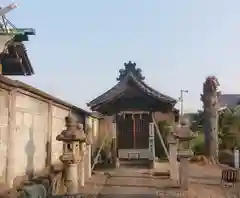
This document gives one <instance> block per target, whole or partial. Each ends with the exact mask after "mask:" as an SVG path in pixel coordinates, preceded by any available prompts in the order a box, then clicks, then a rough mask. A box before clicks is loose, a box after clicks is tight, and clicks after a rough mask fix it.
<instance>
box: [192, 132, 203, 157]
mask: <svg viewBox="0 0 240 198" xmlns="http://www.w3.org/2000/svg"><path fill="white" fill-rule="evenodd" d="M204 146H205V145H204V135H203V134H201V133H200V134H199V135H198V136H197V137H196V139H194V140H192V143H191V147H192V151H193V152H194V154H195V155H203V154H204Z"/></svg>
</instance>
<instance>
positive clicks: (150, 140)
mask: <svg viewBox="0 0 240 198" xmlns="http://www.w3.org/2000/svg"><path fill="white" fill-rule="evenodd" d="M154 132H155V131H154V123H153V122H151V123H149V138H148V146H149V148H148V149H149V153H150V156H149V161H150V162H151V168H153V169H154V168H155V137H154V136H155V133H154Z"/></svg>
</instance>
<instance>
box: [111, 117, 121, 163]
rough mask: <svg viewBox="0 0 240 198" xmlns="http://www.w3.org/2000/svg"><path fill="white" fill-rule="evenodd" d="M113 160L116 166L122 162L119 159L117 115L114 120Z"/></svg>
mask: <svg viewBox="0 0 240 198" xmlns="http://www.w3.org/2000/svg"><path fill="white" fill-rule="evenodd" d="M112 129H113V131H112V160H113V166H114V167H115V168H119V166H120V163H119V159H118V151H117V124H116V116H114V117H113V120H112Z"/></svg>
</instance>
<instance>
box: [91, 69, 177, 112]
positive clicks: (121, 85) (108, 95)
mask: <svg viewBox="0 0 240 198" xmlns="http://www.w3.org/2000/svg"><path fill="white" fill-rule="evenodd" d="M129 80H133V82H134V83H135V84H136V85H137V86H138V87H139V88H140V89H141V90H142V91H143V92H144V93H146V94H148V95H150V96H151V97H154V98H156V99H158V100H160V101H162V102H166V103H171V104H172V105H175V104H176V103H177V100H176V99H174V98H172V97H170V96H167V95H165V94H162V93H160V92H158V91H156V90H155V89H153V88H152V87H150V86H149V85H147V84H146V83H145V82H143V80H140V79H137V78H136V77H135V76H134V75H133V73H132V72H129V73H128V74H127V75H126V76H125V77H124V79H122V80H120V81H119V82H118V83H117V84H116V85H115V86H113V87H112V88H111V89H109V90H108V91H106V92H105V93H103V94H102V95H100V96H98V97H97V98H95V99H93V100H92V101H90V102H89V103H87V106H89V107H90V108H93V107H94V106H98V105H101V104H104V103H107V102H109V101H111V99H113V98H114V97H115V96H116V95H120V94H121V93H122V92H123V91H124V89H125V85H126V84H127V83H128V82H129Z"/></svg>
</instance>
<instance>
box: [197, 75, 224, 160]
mask: <svg viewBox="0 0 240 198" xmlns="http://www.w3.org/2000/svg"><path fill="white" fill-rule="evenodd" d="M219 87H220V84H219V82H218V79H217V78H216V77H215V76H209V77H207V78H206V81H205V82H204V84H203V94H202V95H201V100H202V102H203V109H204V112H203V113H204V126H203V127H204V136H205V143H206V145H205V148H206V155H207V156H208V158H209V159H210V160H212V161H213V160H214V161H217V160H218V109H219V97H220V95H221V92H220V89H219Z"/></svg>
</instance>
